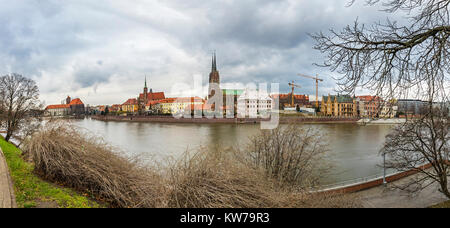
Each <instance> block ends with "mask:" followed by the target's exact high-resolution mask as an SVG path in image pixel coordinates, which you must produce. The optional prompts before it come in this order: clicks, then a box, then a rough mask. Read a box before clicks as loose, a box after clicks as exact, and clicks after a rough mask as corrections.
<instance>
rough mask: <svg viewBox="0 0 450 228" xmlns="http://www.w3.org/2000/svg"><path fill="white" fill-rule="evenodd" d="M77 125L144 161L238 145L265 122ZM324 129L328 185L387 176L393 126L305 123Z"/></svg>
mask: <svg viewBox="0 0 450 228" xmlns="http://www.w3.org/2000/svg"><path fill="white" fill-rule="evenodd" d="M73 122H74V124H75V125H77V126H79V127H82V128H85V129H87V130H89V131H91V132H92V133H95V134H97V135H99V136H101V137H103V138H104V139H105V140H106V141H107V142H109V143H111V144H113V145H114V146H118V147H120V148H121V149H122V150H123V151H124V152H125V153H129V155H139V156H140V157H142V159H148V158H150V157H157V158H158V159H165V158H169V157H175V158H176V157H177V156H180V154H182V153H183V152H184V151H186V150H192V149H195V148H198V147H199V146H211V145H222V146H238V145H244V144H245V143H246V142H248V137H249V136H251V135H254V134H256V133H258V132H259V131H260V125H259V124H238V125H236V124H187V123H183V124H173V123H172V124H167V123H141V122H112V121H111V122H103V121H98V120H92V119H90V118H86V119H83V120H73ZM304 126H305V127H313V128H315V129H318V130H320V131H321V132H323V134H324V135H325V137H326V140H328V142H329V145H330V152H329V153H328V154H327V159H329V160H330V162H331V163H332V164H333V169H332V172H331V173H330V175H328V176H327V177H324V178H323V181H324V183H325V184H333V183H338V182H343V181H348V180H353V179H356V178H363V177H368V176H372V175H377V174H380V173H382V172H383V169H382V168H381V167H380V165H382V161H383V160H382V157H381V156H380V154H379V150H380V148H381V147H382V145H383V143H384V139H385V136H386V135H387V134H388V133H389V131H390V129H391V128H392V125H366V126H360V125H357V124H348V123H347V124H304Z"/></svg>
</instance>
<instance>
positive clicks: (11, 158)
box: [0, 136, 101, 208]
mask: <svg viewBox="0 0 450 228" xmlns="http://www.w3.org/2000/svg"><path fill="white" fill-rule="evenodd" d="M0 148H1V149H2V151H3V153H4V156H5V160H6V163H7V165H8V167H9V171H10V174H11V175H10V176H11V180H12V182H13V187H14V193H15V199H16V202H17V207H19V208H30V207H31V208H33V207H37V208H39V207H41V208H42V207H52V208H54V207H58V208H97V207H101V205H99V204H98V203H97V202H95V201H93V200H91V199H89V197H88V196H87V195H82V194H80V193H77V192H75V191H73V190H71V189H69V188H64V187H61V186H56V185H54V184H51V183H49V182H46V181H44V180H42V179H41V178H39V177H38V176H37V175H36V174H35V173H34V172H33V171H34V167H33V165H32V164H31V163H28V162H26V161H24V160H23V158H22V151H21V150H20V149H18V148H16V147H15V146H14V145H13V144H11V143H8V142H6V141H5V140H4V139H3V137H1V136H0Z"/></svg>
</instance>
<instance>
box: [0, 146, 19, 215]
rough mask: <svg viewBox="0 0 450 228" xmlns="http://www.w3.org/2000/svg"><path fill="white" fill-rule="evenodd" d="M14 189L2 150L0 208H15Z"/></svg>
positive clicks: (0, 159)
mask: <svg viewBox="0 0 450 228" xmlns="http://www.w3.org/2000/svg"><path fill="white" fill-rule="evenodd" d="M15 207H16V200H15V197H14V188H13V186H12V182H11V178H10V175H9V168H8V165H7V164H6V160H5V156H4V155H3V151H2V149H1V148H0V208H15Z"/></svg>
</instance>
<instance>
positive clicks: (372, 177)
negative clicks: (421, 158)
mask: <svg viewBox="0 0 450 228" xmlns="http://www.w3.org/2000/svg"><path fill="white" fill-rule="evenodd" d="M399 173H402V172H395V173H389V174H386V178H387V177H389V176H393V175H396V174H399ZM382 178H383V174H382V173H381V174H374V175H370V176H366V177H359V178H356V179H351V180H346V181H341V182H337V183H332V184H326V185H321V186H319V187H318V188H316V189H315V190H316V191H326V190H332V189H338V188H344V187H348V186H353V185H358V184H364V183H367V182H370V181H375V180H378V179H382Z"/></svg>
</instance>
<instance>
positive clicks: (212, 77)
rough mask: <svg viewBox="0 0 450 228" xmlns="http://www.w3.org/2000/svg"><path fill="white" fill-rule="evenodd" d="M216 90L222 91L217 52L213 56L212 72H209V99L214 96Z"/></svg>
mask: <svg viewBox="0 0 450 228" xmlns="http://www.w3.org/2000/svg"><path fill="white" fill-rule="evenodd" d="M216 91H220V76H219V71H217V62H216V53H215V52H214V54H213V57H212V66H211V73H209V87H208V99H209V98H211V97H212V96H214V94H215V92H216Z"/></svg>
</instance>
